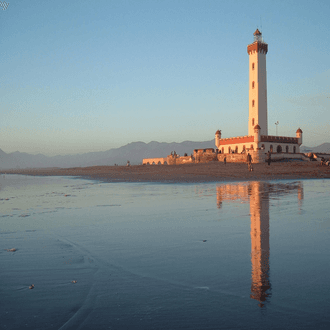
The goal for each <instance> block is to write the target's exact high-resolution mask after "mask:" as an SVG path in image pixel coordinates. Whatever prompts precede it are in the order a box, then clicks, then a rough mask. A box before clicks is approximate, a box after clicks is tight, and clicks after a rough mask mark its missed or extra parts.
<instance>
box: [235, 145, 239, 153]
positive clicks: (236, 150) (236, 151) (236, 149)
mask: <svg viewBox="0 0 330 330" xmlns="http://www.w3.org/2000/svg"><path fill="white" fill-rule="evenodd" d="M237 153H238V146H236V148H235V154H237Z"/></svg>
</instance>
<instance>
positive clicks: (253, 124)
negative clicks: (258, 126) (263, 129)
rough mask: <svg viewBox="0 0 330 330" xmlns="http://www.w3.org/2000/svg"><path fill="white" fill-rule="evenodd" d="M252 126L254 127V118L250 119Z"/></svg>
mask: <svg viewBox="0 0 330 330" xmlns="http://www.w3.org/2000/svg"><path fill="white" fill-rule="evenodd" d="M252 126H254V118H252Z"/></svg>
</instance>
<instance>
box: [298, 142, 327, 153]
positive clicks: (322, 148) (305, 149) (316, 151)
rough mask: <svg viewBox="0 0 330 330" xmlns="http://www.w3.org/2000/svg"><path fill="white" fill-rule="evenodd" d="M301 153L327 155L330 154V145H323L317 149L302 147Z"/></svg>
mask: <svg viewBox="0 0 330 330" xmlns="http://www.w3.org/2000/svg"><path fill="white" fill-rule="evenodd" d="M300 151H301V152H303V153H306V152H315V153H326V154H330V143H322V144H320V145H319V146H317V147H306V146H303V145H302V146H301V147H300Z"/></svg>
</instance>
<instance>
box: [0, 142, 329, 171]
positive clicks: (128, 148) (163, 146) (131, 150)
mask: <svg viewBox="0 0 330 330" xmlns="http://www.w3.org/2000/svg"><path fill="white" fill-rule="evenodd" d="M204 148H215V146H214V140H211V141H204V142H193V141H184V142H181V143H176V142H173V143H166V142H156V141H152V142H149V143H144V142H132V143H129V144H127V145H125V146H122V147H119V148H113V149H109V150H107V151H99V152H88V153H84V154H72V155H65V156H45V155H42V154H38V155H32V154H28V153H25V152H18V151H16V152H13V153H8V154H7V153H5V152H4V151H2V150H1V149H0V169H10V168H44V167H62V168H67V167H80V166H83V167H85V166H96V165H114V164H118V165H125V164H126V163H127V161H128V160H129V161H130V163H131V164H132V165H137V164H142V159H143V158H157V157H166V156H167V155H169V154H170V153H171V152H172V151H175V152H176V153H177V154H179V155H184V154H185V153H187V154H188V155H190V154H192V153H193V151H194V149H204ZM300 149H301V152H303V153H306V152H314V153H320V152H323V153H330V143H323V144H321V145H319V146H317V147H313V148H310V147H305V146H301V148H300Z"/></svg>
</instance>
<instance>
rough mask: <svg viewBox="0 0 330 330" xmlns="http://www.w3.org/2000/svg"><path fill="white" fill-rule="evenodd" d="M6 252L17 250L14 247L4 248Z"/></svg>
mask: <svg viewBox="0 0 330 330" xmlns="http://www.w3.org/2000/svg"><path fill="white" fill-rule="evenodd" d="M5 250H6V251H7V252H15V251H17V250H16V249H15V248H12V249H5Z"/></svg>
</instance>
